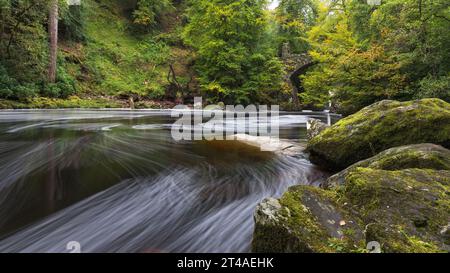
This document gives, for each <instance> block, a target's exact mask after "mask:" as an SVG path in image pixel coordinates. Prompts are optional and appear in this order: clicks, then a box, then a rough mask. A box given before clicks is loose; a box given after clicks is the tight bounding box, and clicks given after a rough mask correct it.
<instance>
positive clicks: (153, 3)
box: [133, 0, 173, 26]
mask: <svg viewBox="0 0 450 273" xmlns="http://www.w3.org/2000/svg"><path fill="white" fill-rule="evenodd" d="M171 9H173V6H172V3H171V1H170V0H138V1H137V9H136V10H135V11H134V12H133V16H134V23H136V24H138V25H141V26H154V25H155V24H156V23H157V21H158V19H159V16H161V15H162V14H163V13H164V12H167V11H169V10H171Z"/></svg>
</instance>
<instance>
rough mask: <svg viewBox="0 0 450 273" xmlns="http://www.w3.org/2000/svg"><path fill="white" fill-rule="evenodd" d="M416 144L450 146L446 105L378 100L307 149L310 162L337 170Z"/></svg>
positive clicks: (433, 101) (449, 110) (449, 116)
mask: <svg viewBox="0 0 450 273" xmlns="http://www.w3.org/2000/svg"><path fill="white" fill-rule="evenodd" d="M417 143H435V144H439V145H443V146H445V147H450V104H448V103H446V102H444V101H442V100H439V99H423V100H419V101H410V102H396V101H382V102H379V103H376V104H374V105H371V106H369V107H366V108H364V109H362V110H361V111H360V112H358V113H356V114H354V115H351V116H349V117H347V118H344V119H342V120H340V121H339V122H337V123H336V124H335V125H333V126H332V127H330V128H328V129H326V130H325V131H323V132H322V133H321V134H319V135H318V136H316V137H315V138H313V139H311V140H310V142H309V145H308V149H307V150H308V151H309V153H310V155H311V161H313V162H314V163H317V164H319V165H322V166H324V167H327V168H329V169H333V170H340V169H343V168H346V167H348V166H349V165H351V164H353V163H356V162H358V161H360V160H363V159H366V158H369V157H372V156H374V155H376V154H378V153H379V152H381V151H383V150H386V149H388V148H391V147H396V146H401V145H407V144H417Z"/></svg>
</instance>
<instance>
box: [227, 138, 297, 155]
mask: <svg viewBox="0 0 450 273" xmlns="http://www.w3.org/2000/svg"><path fill="white" fill-rule="evenodd" d="M234 138H235V139H236V141H237V142H239V143H243V144H246V145H249V146H252V147H258V148H259V149H261V151H263V152H272V153H278V154H288V155H297V154H301V153H303V152H304V150H305V146H304V145H302V144H301V143H299V142H298V141H289V140H282V139H277V138H271V137H266V136H252V135H247V134H236V135H234Z"/></svg>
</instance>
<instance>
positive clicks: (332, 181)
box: [322, 143, 450, 188]
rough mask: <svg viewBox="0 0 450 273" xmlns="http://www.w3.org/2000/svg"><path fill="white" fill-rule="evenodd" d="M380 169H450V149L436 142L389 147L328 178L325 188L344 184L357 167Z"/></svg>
mask: <svg viewBox="0 0 450 273" xmlns="http://www.w3.org/2000/svg"><path fill="white" fill-rule="evenodd" d="M359 167H363V168H371V169H379V170H402V169H412V168H418V169H434V170H450V150H448V149H445V148H444V147H442V146H439V145H435V144H429V143H425V144H414V145H406V146H400V147H395V148H391V149H388V150H386V151H383V152H381V153H379V154H378V155H376V156H374V157H371V158H369V159H366V160H363V161H360V162H357V163H355V164H353V165H351V166H350V167H348V168H347V169H345V170H343V171H341V172H339V173H337V174H335V175H333V176H331V177H330V178H328V180H327V181H326V183H324V185H322V187H324V188H329V187H335V186H339V185H342V184H343V183H344V181H345V177H346V176H347V175H348V173H350V172H351V171H352V170H355V169H356V168H359Z"/></svg>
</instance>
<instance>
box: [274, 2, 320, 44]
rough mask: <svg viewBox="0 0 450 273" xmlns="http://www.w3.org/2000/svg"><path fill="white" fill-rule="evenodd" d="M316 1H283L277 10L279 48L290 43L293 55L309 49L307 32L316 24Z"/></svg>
mask: <svg viewBox="0 0 450 273" xmlns="http://www.w3.org/2000/svg"><path fill="white" fill-rule="evenodd" d="M317 9H318V7H317V3H316V1H315V0H302V1H299V0H281V1H280V5H279V6H278V8H277V9H276V21H277V23H278V28H279V29H278V33H277V35H278V42H279V44H278V46H279V47H281V45H282V44H283V43H289V45H290V48H291V50H292V52H293V53H304V52H306V51H307V50H308V49H309V44H308V42H307V41H306V32H307V31H308V30H309V29H310V28H311V27H312V26H313V25H314V24H315V22H316V17H317V12H318V10H317Z"/></svg>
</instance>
